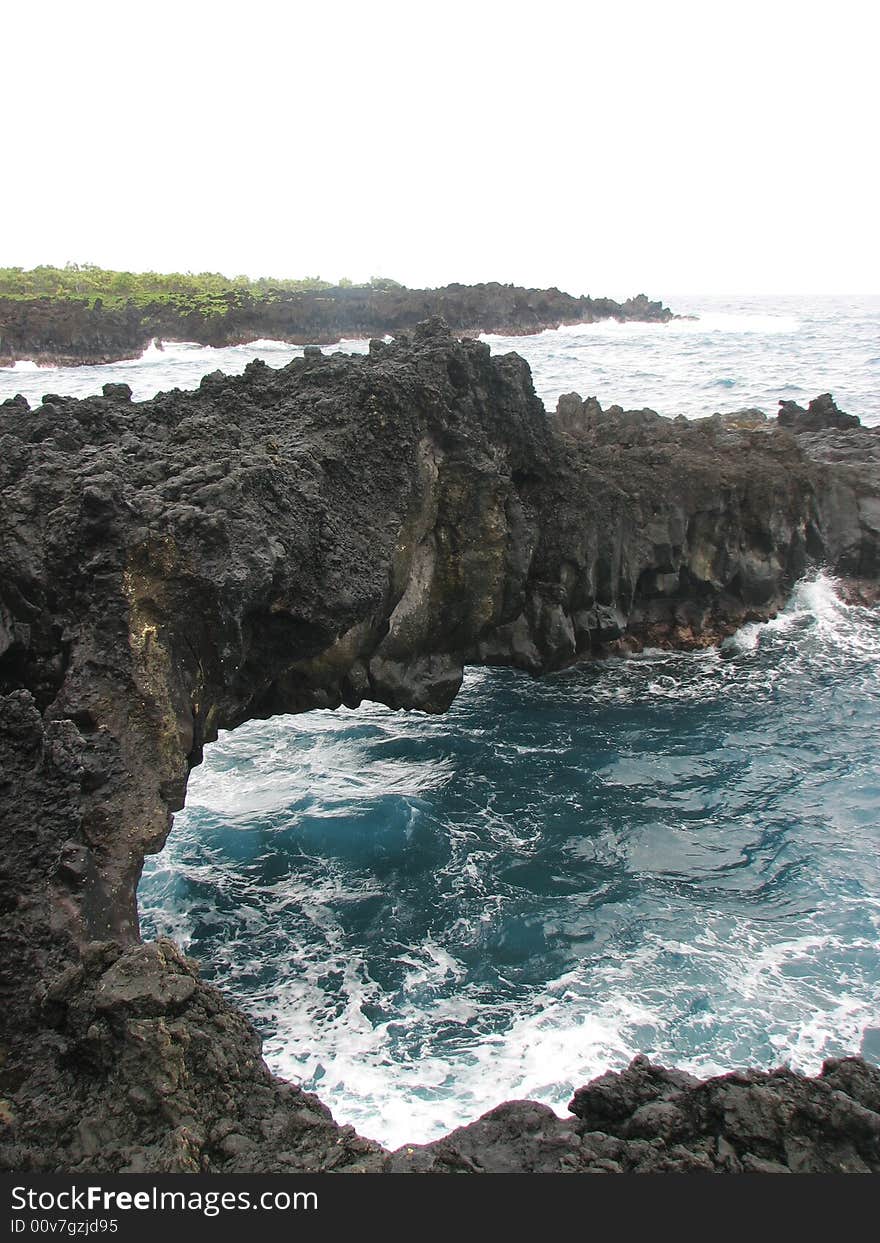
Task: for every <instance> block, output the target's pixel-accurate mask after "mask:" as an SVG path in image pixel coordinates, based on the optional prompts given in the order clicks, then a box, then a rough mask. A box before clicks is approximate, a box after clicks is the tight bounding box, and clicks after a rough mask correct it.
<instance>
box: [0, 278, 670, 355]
mask: <svg viewBox="0 0 880 1243" xmlns="http://www.w3.org/2000/svg"><path fill="white" fill-rule="evenodd" d="M436 315H440V316H443V318H444V319H445V320H446V321H447V323H448V324H449V325H450V327H451V328H452V329H453V330H454V331H456V332H460V333H468V334H472V335H476V334H478V333H480V332H500V333H507V334H512V335H516V334H521V333H530V332H540V331H541V330H542V329H544V328H558V327H559V326H560V325H561V324H590V323H593V322H594V321H595V320H600V319H617V320H649V321H656V322H660V323H665V322H666V321H667V320H670V319H672V312H671V311H670V310H669V309H668V307H665V306H663V304H662V303H661V302H652V301H651V300H650V299H649V298H648V297H647V296H646V295H645V294H639V295H638V296H637V297H635V298H627V300H626V301H625V302H615V301H614V299H613V298H591V297H588V296H583V297H579V298H576V297H573V296H572V295H571V294H567V293H563V292H562V291H561V290H559V289H523V288H522V287H520V286H518V285H501V284H498V283H497V282H490V283H489V284H481V285H445V286H443V287H442V288H440V289H406V288H404V287H403V286H398V287H395V288H390V289H383V288H358V287H352V288H346V287H342V288H336V289H320V290H304V291H302V292H301V293H285V292H282V291H275V292H273V293H271V294H267V295H266V296H265V297H255V296H254V295H253V294H250V293H247V292H243V291H241V290H230V292H229V294H228V295H227V296H226V298H225V300H221V301H220V303H219V305H218V303H217V302H216V301H215V302H212V303H211V305H210V307H206V308H205V309H200V308H199V307H198V306H194V305H192V300H191V299H187V298H184V297H182V298H180V299H177V300H175V299H173V298H166V299H164V300H161V301H159V300H157V301H156V302H152V303H149V304H147V305H142V304H135V303H134V302H128V303H125V304H123V305H119V306H105V305H103V303H101V301H100V299H98V300H97V301H96V302H93V303H90V302H89V301H88V300H87V299H84V300H81V301H77V300H74V299H55V298H48V297H43V298H0V366H9V365H10V364H12V363H14V362H16V361H17V360H18V359H30V360H32V361H34V362H42V363H51V364H54V365H57V366H76V365H78V364H81V363H92V364H96V363H108V362H115V361H117V360H118V359H123V358H131V357H132V356H136V355H138V354H140V353H141V352H142V351H143V350H144V349H146V347H147V346H148V345H149V344H150V342H151V341H152V340H154V339H156V338H158V339H159V340H165V341H197V342H198V343H199V344H201V345H213V346H223V345H241V344H243V343H246V342H248V341H258V340H260V339H261V338H271V339H274V340H278V341H290V342H292V343H293V344H295V345H306V344H308V343H317V344H321V345H329V344H331V343H333V342H335V341H339V340H341V339H342V338H343V337H373V336H376V337H378V336H384V335H385V334H386V333H392V334H395V335H396V334H397V333H399V332H401V331H404V330H409V329H412V328H414V327H415V325H416V324H417V323H419V322H420V321H421V320H424V319H426V318H428V317H430V316H436Z"/></svg>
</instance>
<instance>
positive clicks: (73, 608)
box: [0, 319, 880, 1173]
mask: <svg viewBox="0 0 880 1243" xmlns="http://www.w3.org/2000/svg"><path fill="white" fill-rule="evenodd" d="M482 326H483V327H485V324H484V325H482ZM383 330H387V328H386V329H383ZM506 330H510V329H509V327H508V328H507V329H506ZM261 335H264V334H262V333H261ZM0 496H2V501H0V805H2V820H3V826H4V851H3V854H2V859H0V945H2V965H0V997H2V1003H3V1004H2V1007H0V1168H3V1169H7V1170H32V1171H46V1172H48V1171H102V1172H108V1173H110V1172H138V1171H163V1172H192V1173H199V1172H208V1171H230V1172H234V1171H254V1172H275V1171H283V1172H290V1171H297V1170H300V1171H306V1170H331V1169H332V1170H338V1171H340V1172H360V1171H371V1172H387V1171H402V1170H407V1171H412V1172H419V1171H429V1170H432V1171H437V1172H443V1171H449V1172H452V1171H455V1172H481V1171H492V1170H514V1169H516V1170H531V1171H563V1172H579V1171H590V1170H592V1171H607V1172H617V1171H627V1170H646V1171H647V1170H650V1171H670V1172H671V1171H676V1172H678V1171H688V1170H703V1171H717V1172H739V1171H756V1172H757V1171H763V1172H774V1171H788V1170H795V1171H810V1170H813V1171H824V1172H840V1171H852V1172H866V1171H875V1172H876V1171H880V1070H878V1069H877V1068H876V1067H874V1066H872V1065H870V1064H869V1063H867V1062H864V1061H862V1060H861V1059H859V1058H844V1059H838V1060H835V1061H830V1062H828V1063H826V1065H825V1068H824V1070H823V1072H822V1073H821V1075H819V1076H817V1077H815V1078H806V1077H803V1076H800V1075H797V1074H794V1073H793V1072H791V1071H788V1070H780V1071H773V1072H768V1071H757V1070H755V1071H742V1072H736V1073H731V1074H730V1075H726V1076H721V1077H718V1078H715V1079H711V1080H706V1081H703V1082H700V1081H697V1080H694V1079H692V1078H690V1077H689V1076H687V1075H684V1074H682V1073H680V1072H678V1071H674V1070H667V1069H662V1068H659V1067H656V1066H652V1065H651V1064H650V1063H648V1062H646V1061H644V1060H636V1061H635V1062H634V1063H633V1065H632V1066H631V1067H630V1068H629V1069H627V1070H626V1071H624V1072H622V1073H620V1074H609V1075H606V1076H603V1077H602V1078H601V1079H598V1080H595V1081H593V1083H591V1084H589V1085H587V1086H585V1087H583V1088H581V1089H579V1090H578V1091H577V1092H576V1093H575V1095H574V1099H573V1101H572V1107H571V1111H572V1116H571V1117H570V1118H568V1119H560V1118H558V1117H556V1115H555V1114H554V1113H553V1112H552V1111H551V1110H548V1109H547V1108H546V1107H545V1106H542V1105H538V1104H536V1103H534V1102H507V1103H505V1104H503V1105H499V1107H498V1108H497V1109H495V1110H493V1111H491V1113H490V1114H488V1115H486V1116H485V1117H484V1118H483V1119H481V1120H479V1121H477V1122H475V1123H473V1124H472V1125H471V1126H470V1127H467V1128H463V1129H462V1130H460V1131H457V1132H455V1133H453V1134H452V1135H450V1136H448V1137H446V1138H445V1139H443V1140H440V1141H438V1142H437V1143H435V1144H431V1145H426V1146H421V1147H419V1146H416V1145H407V1146H405V1147H404V1148H402V1149H400V1150H399V1151H398V1152H397V1153H394V1154H390V1153H388V1152H386V1151H385V1150H383V1149H382V1148H381V1147H380V1146H379V1145H378V1144H376V1143H374V1142H372V1141H371V1140H370V1139H368V1138H364V1137H361V1136H359V1135H358V1134H356V1133H355V1132H354V1130H353V1128H351V1127H348V1126H342V1127H340V1126H338V1125H337V1124H336V1123H335V1122H334V1121H333V1119H332V1117H331V1116H330V1113H329V1111H328V1109H327V1108H326V1107H325V1105H324V1104H322V1103H321V1102H320V1101H319V1100H318V1099H317V1098H316V1097H314V1096H312V1095H310V1094H308V1093H305V1092H303V1091H301V1090H300V1089H299V1088H298V1087H296V1086H294V1085H291V1084H289V1083H285V1082H283V1081H282V1080H280V1079H278V1078H277V1077H275V1076H273V1075H272V1074H271V1073H270V1072H269V1070H268V1069H267V1068H266V1066H265V1064H264V1063H263V1061H262V1059H261V1051H260V1041H259V1038H258V1036H257V1034H256V1032H255V1031H254V1029H253V1027H252V1025H251V1024H250V1023H249V1021H248V1020H247V1019H246V1018H245V1017H244V1016H243V1015H242V1014H241V1013H240V1012H239V1011H237V1010H236V1009H235V1007H234V1006H233V1005H232V1004H231V1003H230V1002H229V1000H228V999H227V998H225V997H224V996H223V995H222V994H221V993H220V992H218V991H217V990H216V989H215V988H213V987H210V986H208V985H206V984H205V983H204V982H203V981H202V980H200V978H199V975H198V969H197V966H196V965H195V964H194V963H192V962H191V961H189V960H187V959H186V958H185V957H184V956H183V955H182V954H181V952H180V951H179V949H178V948H177V947H176V946H175V945H173V944H172V943H171V942H170V941H159V942H156V943H150V944H144V943H142V942H141V941H140V938H139V931H138V919H137V909H136V888H137V883H138V879H139V877H140V873H141V868H142V865H143V861H144V857H145V855H146V854H149V853H154V852H156V851H158V850H161V848H162V845H163V844H164V842H165V840H166V838H167V835H168V833H169V830H170V828H171V824H172V817H173V814H174V812H175V811H177V810H179V809H180V808H181V807H182V806H183V804H184V800H185V796H186V784H187V778H188V775H189V773H190V771H191V769H192V767H193V766H194V765H196V764H198V763H199V761H200V759H201V757H202V752H203V748H204V746H205V744H206V743H208V742H210V741H211V740H213V739H215V738H216V737H217V733H218V730H220V729H229V728H234V727H235V726H236V725H239V724H241V723H243V722H244V721H246V720H248V719H252V718H260V717H269V716H272V715H274V714H277V713H282V712H304V711H307V710H309V709H311V708H316V707H322V708H327V707H329V708H332V707H337V706H339V705H340V704H346V705H349V706H356V705H358V704H359V703H361V702H363V701H365V700H373V701H378V702H381V703H385V704H388V705H390V706H392V707H394V708H399V709H420V710H422V711H428V712H440V711H443V710H444V709H445V708H446V707H448V706H449V704H450V703H451V702H452V700H453V699H454V697H455V695H456V692H457V690H458V688H459V686H460V684H461V679H462V675H463V670H464V667H465V665H467V664H506V665H512V666H514V667H516V668H518V669H521V670H523V671H524V675H527V674H531V675H540V674H541V673H543V672H546V671H549V670H553V669H559V668H563V667H565V666H567V665H570V664H573V663H575V662H577V661H583V660H589V659H596V658H601V657H603V656H606V655H609V654H625V653H627V652H632V651H638V650H639V649H640V648H641V647H643V646H653V647H670V648H686V649H691V648H698V647H701V646H705V645H709V644H716V643H718V642H720V641H721V640H723V639H724V638H725V637H726V636H728V635H730V634H732V633H733V632H734V631H735V630H736V629H737V628H739V627H740V626H741V625H742V624H743V623H745V622H748V621H761V620H765V619H767V618H769V617H771V616H772V615H774V613H775V612H776V611H777V610H779V609H780V608H781V607H782V605H783V604H784V602H785V600H786V598H787V596H788V593H789V592H790V590H791V588H792V586H793V585H794V583H795V582H796V581H797V580H798V579H799V578H800V577H802V576H803V575H804V574H805V573H808V572H809V571H810V569H811V568H818V567H824V568H825V569H827V570H828V572H830V573H831V574H833V575H835V576H837V577H838V578H839V580H840V581H841V583H842V586H843V588H844V590H847V591H849V592H851V593H852V594H853V596H854V597H856V598H859V599H863V600H872V599H875V598H876V592H877V583H878V579H880V430H878V429H874V428H865V427H862V426H860V424H859V421H858V419H857V418H855V417H853V416H851V415H847V414H844V413H843V412H841V411H840V410H838V408H837V406H836V405H835V403H834V401H833V398H832V397H831V396H830V395H828V394H823V395H821V396H819V397H817V398H816V399H815V400H814V401H813V402H811V403H810V404H809V406H808V407H807V408H805V409H804V408H801V407H800V406H796V405H794V404H793V403H787V404H785V405H784V406H783V408H782V410H781V414H780V417H779V418H778V419H766V418H765V417H764V416H763V415H758V414H755V413H754V412H743V413H742V414H741V415H739V416H736V415H733V416H713V417H709V418H705V419H701V420H694V421H688V420H684V419H678V420H673V421H670V420H666V419H662V418H660V416H658V415H657V414H655V413H654V412H653V411H650V410H631V411H624V410H622V409H620V408H619V407H611V408H610V409H606V410H602V409H601V407H600V406H599V404H598V402H596V401H595V400H594V399H592V398H589V397H588V398H586V399H585V400H584V399H582V398H581V397H580V396H579V395H577V394H569V395H567V396H565V397H563V398H561V399H560V403H559V408H558V410H557V412H556V414H555V415H548V414H547V412H546V411H545V409H544V407H543V405H542V403H541V402H540V401H539V400H538V399H537V397H536V396H535V392H534V388H533V385H532V380H531V375H530V372H529V369H528V366H527V365H526V363H525V362H524V361H523V360H522V359H521V358H520V357H519V356H518V355H516V354H507V355H503V356H497V355H492V354H491V353H490V351H489V348H488V347H487V346H486V345H484V344H482V343H480V342H478V341H476V340H472V339H464V340H459V339H456V337H455V336H454V335H453V334H452V333H451V332H450V330H449V328H448V326H447V325H446V324H445V323H443V322H442V321H440V320H438V319H431V320H429V321H426V322H423V323H420V324H419V325H418V326H417V327H416V328H415V330H414V331H413V332H412V333H411V334H409V333H407V332H403V331H400V332H398V333H397V334H396V339H395V340H393V341H392V342H385V341H381V340H375V341H374V342H372V344H371V348H370V352H369V354H367V355H363V356H345V355H334V356H324V355H322V353H321V351H320V350H319V349H317V348H311V349H307V350H306V351H305V356H304V357H303V358H299V359H296V360H294V361H293V362H292V363H290V364H289V365H288V366H286V367H284V368H281V369H279V370H273V369H271V368H269V367H268V366H266V365H265V364H263V363H260V362H254V363H251V364H250V365H249V366H248V367H247V369H246V370H245V372H244V374H243V375H241V376H235V377H231V376H226V375H223V374H221V373H219V372H215V373H213V374H211V375H208V376H206V377H205V378H204V379H203V381H202V382H201V384H200V386H199V388H198V389H197V390H195V391H193V392H180V391H177V390H175V391H173V392H170V393H160V394H159V395H157V396H156V397H155V398H154V399H152V400H150V401H145V402H138V403H135V402H132V400H131V392H130V390H129V389H128V387H127V386H126V385H120V384H117V385H106V386H105V388H104V392H103V395H102V396H97V397H93V398H87V399H84V400H76V399H70V398H64V397H59V396H54V395H52V394H47V395H46V397H45V398H44V400H43V402H42V404H41V405H40V406H39V407H38V408H36V409H30V408H29V406H28V403H27V402H26V401H24V399H19V398H13V399H11V400H9V401H6V402H4V403H2V404H0Z"/></svg>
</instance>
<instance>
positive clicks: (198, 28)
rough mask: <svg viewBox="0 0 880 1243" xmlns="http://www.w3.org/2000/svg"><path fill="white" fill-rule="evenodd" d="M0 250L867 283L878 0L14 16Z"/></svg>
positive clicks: (429, 274) (237, 8) (762, 288)
mask: <svg viewBox="0 0 880 1243" xmlns="http://www.w3.org/2000/svg"><path fill="white" fill-rule="evenodd" d="M0 39H2V43H3V44H4V51H5V54H4V56H3V66H4V67H3V81H2V85H3V96H4V104H5V106H4V109H3V115H4V124H3V126H2V131H0V133H2V138H0V167H2V168H3V170H4V177H3V182H4V187H3V190H2V193H0V265H4V266H5V265H12V264H18V265H21V266H25V267H30V266H33V265H34V264H37V263H40V262H44V263H57V264H63V263H65V262H66V261H68V260H74V261H77V262H92V263H99V264H101V265H103V266H106V267H116V268H131V269H136V270H139V269H146V268H156V269H160V270H168V269H178V270H183V271H186V270H191V271H201V270H205V269H209V270H218V271H222V272H226V273H227V274H229V275H233V274H236V273H239V272H246V273H248V274H249V275H251V276H257V275H274V276H302V275H320V276H323V277H324V278H325V279H331V280H332V279H337V278H339V277H341V276H348V277H350V278H352V279H355V280H358V279H363V278H367V277H369V276H373V275H380V276H391V277H394V278H396V279H397V280H400V281H403V282H404V283H406V284H408V285H412V286H417V285H439V284H445V283H446V282H448V281H453V280H460V281H466V282H471V281H479V280H500V281H514V282H516V283H520V284H526V285H539V286H544V285H554V284H555V285H559V286H560V287H561V288H563V289H567V290H569V291H571V292H573V293H592V294H594V295H601V294H607V295H610V296H612V297H626V296H628V295H629V294H633V293H637V292H639V291H642V290H644V291H645V292H647V293H649V294H651V295H652V296H654V297H663V298H664V299H667V300H669V297H670V295H671V294H673V293H674V292H702V293H712V292H718V293H722V292H723V293H786V292H789V293H821V292H826V293H847V292H848V293H880V247H878V244H877V221H878V216H880V212H878V188H880V175H878V150H880V142H878V113H880V108H878V98H880V93H878V64H877V62H878V50H880V5H878V4H876V3H871V4H869V3H867V2H866V0H861V2H859V3H851V2H850V0H834V2H833V3H830V2H829V0H824V2H823V3H821V4H819V3H814V2H813V0H801V2H800V3H790V2H788V0H763V2H762V3H753V2H752V0H736V2H735V3H734V2H732V0H699V2H698V3H691V2H688V0H653V2H652V3H644V2H642V0H604V2H603V3H601V4H597V3H593V2H592V0H582V2H581V3H561V2H559V0H541V2H537V0H534V2H532V3H528V4H525V3H518V2H517V0H506V2H505V3H497V2H495V0H471V3H460V2H459V0H444V2H443V3H433V4H428V3H419V0H410V3H406V4H402V3H397V2H396V0H395V2H388V3H380V2H375V0H374V2H373V3H368V2H367V0H360V2H358V3H348V2H347V0H346V2H343V0H336V2H335V3H326V2H325V3H323V4H322V3H318V0H311V2H310V3H308V4H305V3H298V2H296V0H292V2H288V3H272V2H268V0H252V3H250V4H244V3H242V2H241V0H237V2H236V3H234V4H227V3H226V2H225V0H213V2H211V3H202V2H201V0H178V2H177V3H166V2H165V0H151V2H150V3H147V4H134V3H132V2H131V0H114V2H113V3H109V4H105V3H99V2H98V0H65V2H64V3H53V2H42V3H39V4H36V3H34V4H31V5H27V6H25V5H24V4H16V5H15V6H13V5H11V4H9V5H6V6H5V9H4V15H3V18H2V27H0Z"/></svg>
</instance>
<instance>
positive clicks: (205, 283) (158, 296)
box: [0, 263, 401, 315]
mask: <svg viewBox="0 0 880 1243" xmlns="http://www.w3.org/2000/svg"><path fill="white" fill-rule="evenodd" d="M339 287H342V288H369V289H389V288H401V286H399V285H398V284H397V282H396V281H391V280H388V279H386V278H383V277H373V278H372V280H370V281H369V282H368V283H367V284H366V285H362V286H356V285H354V284H353V283H352V282H351V281H349V280H345V279H343V280H341V281H340V282H339ZM332 288H334V286H333V284H332V283H331V282H330V281H324V280H321V278H320V277H319V276H306V277H303V278H302V279H300V280H277V279H275V278H274V277H265V276H261V277H259V279H257V280H251V279H250V278H249V277H247V276H234V277H229V276H224V275H223V274H222V273H221V272H198V273H195V272H114V271H111V270H109V269H107V268H100V267H97V266H96V265H95V264H93V263H68V264H66V265H65V266H64V267H63V268H53V267H49V266H47V265H40V266H39V267H36V268H31V269H30V270H25V269H24V268H0V297H4V298H54V299H62V300H76V301H86V302H88V303H90V304H94V303H95V302H97V301H98V300H100V303H101V304H102V305H103V306H107V307H111V306H120V305H123V304H125V303H129V302H130V303H133V304H135V305H137V306H148V305H151V304H154V303H156V302H166V303H173V304H174V305H175V306H177V307H179V308H180V309H181V310H187V311H189V310H193V311H195V310H198V311H201V312H202V313H203V314H207V315H211V314H213V315H218V314H220V315H222V314H225V312H226V311H228V310H229V308H230V307H232V306H235V305H240V304H241V302H242V301H245V300H248V299H255V300H259V301H272V300H273V299H274V298H277V297H280V296H284V295H289V294H296V293H305V292H310V291H315V290H322V289H332Z"/></svg>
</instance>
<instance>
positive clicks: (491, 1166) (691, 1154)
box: [388, 1057, 880, 1174]
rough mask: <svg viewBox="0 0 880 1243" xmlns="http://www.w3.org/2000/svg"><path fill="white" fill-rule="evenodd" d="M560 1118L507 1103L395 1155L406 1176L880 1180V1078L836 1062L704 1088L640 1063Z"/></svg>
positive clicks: (598, 1083)
mask: <svg viewBox="0 0 880 1243" xmlns="http://www.w3.org/2000/svg"><path fill="white" fill-rule="evenodd" d="M569 1109H570V1110H571V1112H572V1113H573V1114H574V1117H573V1118H559V1117H557V1115H556V1114H555V1113H554V1112H553V1110H552V1109H548V1108H547V1107H546V1105H539V1104H537V1103H536V1102H535V1101H508V1102H507V1103H506V1104H504V1105H499V1106H498V1107H497V1108H496V1109H492V1110H490V1111H489V1113H487V1114H484V1115H483V1117H482V1118H479V1119H478V1120H477V1121H476V1122H472V1123H471V1124H470V1125H469V1126H466V1127H459V1128H458V1130H455V1131H453V1132H452V1133H451V1134H450V1135H447V1136H445V1137H444V1138H443V1139H441V1140H437V1141H436V1142H435V1143H433V1144H425V1145H421V1146H416V1145H406V1146H405V1147H403V1148H400V1149H398V1150H397V1152H395V1153H393V1154H392V1156H391V1159H390V1161H389V1163H388V1164H389V1168H390V1169H391V1170H393V1171H394V1172H395V1173H406V1172H413V1173H430V1174H461V1173H469V1174H477V1173H491V1174H509V1173H515V1172H517V1171H519V1170H523V1169H525V1170H529V1171H534V1172H536V1173H542V1174H559V1173H571V1174H575V1173H583V1174H624V1173H626V1174H743V1173H748V1174H807V1173H809V1174H841V1173H846V1174H869V1173H874V1174H876V1173H878V1172H880V1070H878V1069H877V1067H876V1066H871V1065H870V1064H869V1063H867V1062H864V1061H862V1060H861V1058H841V1059H834V1060H829V1061H827V1062H826V1063H825V1064H824V1066H823V1068H822V1072H821V1074H819V1075H817V1076H816V1077H815V1078H807V1077H805V1076H803V1075H797V1074H794V1073H793V1072H792V1071H790V1070H786V1069H781V1070H775V1071H772V1072H770V1073H769V1074H768V1073H764V1072H761V1071H754V1070H749V1071H734V1072H733V1073H731V1074H729V1075H720V1076H717V1077H715V1078H712V1079H703V1080H700V1079H695V1078H694V1077H693V1076H692V1075H687V1074H684V1073H683V1072H682V1071H680V1070H667V1069H665V1068H664V1067H662V1066H653V1065H652V1064H651V1063H650V1062H649V1061H648V1060H647V1059H646V1058H643V1057H639V1058H636V1059H635V1060H634V1061H633V1062H632V1063H631V1064H630V1066H629V1067H628V1068H627V1069H626V1070H625V1071H623V1072H622V1073H620V1074H617V1073H613V1072H609V1073H608V1074H605V1075H602V1076H601V1077H600V1078H598V1079H594V1080H593V1082H592V1083H589V1084H587V1086H586V1087H583V1088H580V1089H579V1090H578V1091H577V1092H576V1093H575V1094H574V1099H573V1100H572V1101H571V1103H570V1105H569Z"/></svg>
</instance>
